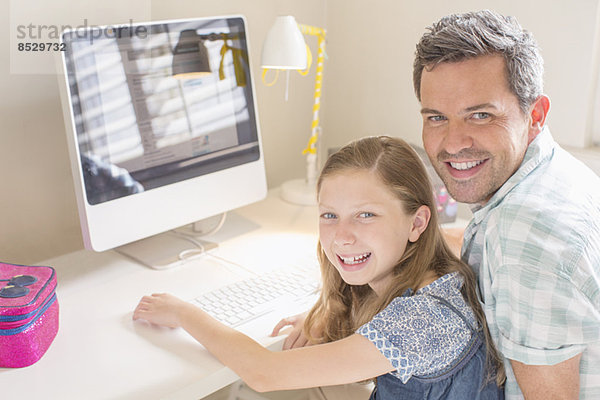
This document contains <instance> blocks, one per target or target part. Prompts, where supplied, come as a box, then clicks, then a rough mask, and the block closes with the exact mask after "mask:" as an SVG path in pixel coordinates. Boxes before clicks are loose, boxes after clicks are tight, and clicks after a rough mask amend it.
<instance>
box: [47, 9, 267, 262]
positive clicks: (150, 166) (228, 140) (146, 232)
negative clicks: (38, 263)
mask: <svg viewBox="0 0 600 400" xmlns="http://www.w3.org/2000/svg"><path fill="white" fill-rule="evenodd" d="M62 43H63V45H62V46H63V49H64V51H63V52H62V73H61V74H59V75H60V78H61V80H63V81H64V83H63V84H61V85H60V86H61V89H62V94H63V96H62V98H63V109H64V112H65V122H66V125H67V138H68V145H69V154H70V158H71V165H72V170H73V178H74V183H75V191H76V196H77V204H78V209H79V216H80V222H81V228H82V233H83V239H84V244H85V247H86V248H88V249H93V250H95V251H104V250H107V249H112V248H115V247H117V246H122V245H125V244H127V243H130V242H134V241H138V240H140V239H143V238H147V237H150V236H152V235H156V234H159V233H161V232H165V231H168V230H171V229H173V228H176V227H181V226H183V225H186V224H189V223H192V222H194V221H197V220H201V219H205V218H207V217H210V216H214V215H217V214H220V213H223V212H226V211H228V210H232V209H235V208H238V207H241V206H243V205H246V204H249V203H252V202H255V201H258V200H260V199H263V198H264V197H265V196H266V190H267V186H266V178H265V168H264V162H263V152H262V145H261V137H260V129H259V121H258V116H257V108H256V103H255V98H254V90H253V81H252V74H251V68H250V60H249V51H248V49H249V43H248V33H247V30H246V21H245V19H244V17H243V16H225V17H210V18H191V19H182V20H172V21H158V22H150V23H139V24H137V23H136V24H133V23H129V24H124V25H113V26H102V27H98V26H84V27H81V28H79V29H75V30H69V31H65V32H63V33H62ZM178 74H179V75H183V76H184V77H183V78H178V77H176V76H175V75H178ZM188 244H189V243H188ZM150 247H154V245H152V246H150Z"/></svg>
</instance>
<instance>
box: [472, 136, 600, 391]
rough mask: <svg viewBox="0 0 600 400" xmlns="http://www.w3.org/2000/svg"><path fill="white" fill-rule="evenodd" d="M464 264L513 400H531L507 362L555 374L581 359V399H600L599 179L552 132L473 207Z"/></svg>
mask: <svg viewBox="0 0 600 400" xmlns="http://www.w3.org/2000/svg"><path fill="white" fill-rule="evenodd" d="M462 258H463V260H464V261H465V262H467V263H468V264H469V265H471V266H472V267H473V269H474V270H475V272H476V273H477V275H478V279H479V290H480V295H481V299H482V303H483V306H484V310H485V313H486V317H487V320H488V324H489V327H490V332H491V334H492V337H493V339H494V342H495V343H496V345H497V346H498V349H499V350H500V352H501V353H502V354H503V355H504V357H505V367H506V369H507V383H506V397H507V399H521V398H523V395H522V394H521V391H520V390H519V387H518V385H517V383H516V380H515V378H514V375H513V373H512V370H511V368H510V364H509V362H508V360H507V359H512V360H517V361H520V362H523V363H525V364H537V365H553V364H556V363H559V362H561V361H565V360H567V359H569V358H571V357H573V356H575V355H577V354H579V353H583V356H582V359H581V365H580V384H581V394H580V398H581V399H600V178H598V176H597V175H595V174H594V173H593V172H592V171H591V170H589V169H588V168H587V167H585V166H584V165H583V164H582V163H580V162H579V161H577V160H576V159H575V158H574V157H572V156H571V155H570V154H569V153H567V152H566V151H564V150H563V149H561V148H560V147H559V146H558V145H557V144H556V143H555V142H554V140H553V139H552V136H551V134H550V131H549V130H548V129H547V128H545V129H544V130H543V131H542V133H540V134H539V135H538V137H537V138H536V139H535V140H534V141H533V142H532V143H531V144H530V146H529V148H528V150H527V153H526V154H525V158H524V159H523V162H522V164H521V166H520V167H519V169H518V170H517V171H516V172H515V174H514V175H513V176H511V177H510V179H509V180H508V181H506V183H505V184H504V185H503V186H502V187H501V188H500V189H499V190H498V192H496V193H495V194H494V196H493V197H492V198H491V199H490V201H489V202H488V203H487V204H486V205H485V206H483V207H481V206H476V207H473V218H472V220H471V222H470V223H469V226H468V227H467V229H466V230H465V234H464V243H463V248H462Z"/></svg>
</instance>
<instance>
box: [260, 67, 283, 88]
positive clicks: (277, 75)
mask: <svg viewBox="0 0 600 400" xmlns="http://www.w3.org/2000/svg"><path fill="white" fill-rule="evenodd" d="M268 71H269V68H263V72H262V81H263V83H264V84H265V85H266V86H273V85H274V84H275V82H277V78H279V70H278V69H276V70H275V78H273V80H272V81H271V82H267V81H266V79H265V78H266V77H267V72H268Z"/></svg>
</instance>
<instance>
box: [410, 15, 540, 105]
mask: <svg viewBox="0 0 600 400" xmlns="http://www.w3.org/2000/svg"><path fill="white" fill-rule="evenodd" d="M427 30H428V32H426V33H425V34H424V35H423V36H422V37H421V40H420V41H419V43H418V44H417V50H416V52H415V62H414V65H413V84H414V87H415V93H416V95H417V99H419V101H421V77H422V75H423V69H424V68H426V69H427V70H428V71H430V70H431V69H433V68H435V66H436V65H438V64H440V63H445V62H458V61H463V60H466V59H469V58H474V57H478V56H483V55H493V54H498V55H501V56H503V57H504V60H505V64H506V75H507V79H508V86H509V88H510V90H511V91H512V92H513V93H514V94H515V95H516V96H517V99H518V100H519V105H520V108H521V110H522V111H523V112H524V113H527V110H528V108H529V106H530V105H531V104H533V103H534V102H535V100H536V99H537V98H538V97H539V96H540V95H542V94H543V85H544V84H543V74H544V60H543V59H542V56H541V54H540V51H539V48H538V45H537V43H536V41H535V39H534V38H533V35H532V34H531V33H530V32H528V31H526V30H524V29H523V28H522V27H521V25H519V23H518V22H517V20H516V19H515V18H514V17H505V16H503V15H500V14H498V13H495V12H493V11H489V10H484V11H478V12H469V13H465V14H453V15H449V16H446V17H443V18H442V19H441V20H439V21H438V22H436V23H434V24H433V25H432V26H431V27H428V28H427Z"/></svg>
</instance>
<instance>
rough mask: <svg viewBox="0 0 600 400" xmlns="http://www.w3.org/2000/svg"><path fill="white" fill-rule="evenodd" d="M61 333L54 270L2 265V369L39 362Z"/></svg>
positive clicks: (0, 335)
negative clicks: (59, 332) (58, 333)
mask: <svg viewBox="0 0 600 400" xmlns="http://www.w3.org/2000/svg"><path fill="white" fill-rule="evenodd" d="M57 332H58V301H57V300H56V272H55V271H54V268H52V267H42V266H40V267H33V266H25V265H12V264H4V263H0V367H3V368H6V367H10V368H18V367H26V366H28V365H31V364H33V363H35V362H36V361H37V360H39V359H40V358H41V357H42V356H43V355H44V353H45V352H46V350H48V347H50V344H51V343H52V341H53V340H54V337H55V336H56V333H57Z"/></svg>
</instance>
